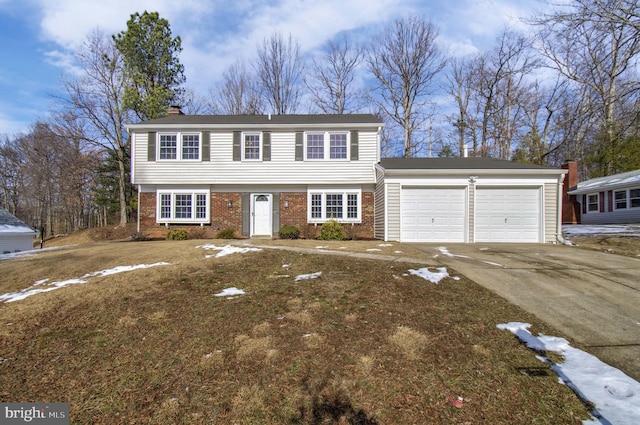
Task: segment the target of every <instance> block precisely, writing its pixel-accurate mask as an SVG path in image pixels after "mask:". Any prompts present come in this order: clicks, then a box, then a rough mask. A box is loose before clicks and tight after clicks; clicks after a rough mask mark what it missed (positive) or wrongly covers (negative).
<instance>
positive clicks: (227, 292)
mask: <svg viewBox="0 0 640 425" xmlns="http://www.w3.org/2000/svg"><path fill="white" fill-rule="evenodd" d="M244 294H245V292H244V291H243V290H242V289H238V288H236V287H235V286H234V287H231V288H226V289H223V290H222V292H218V293H217V294H215V295H214V296H216V297H233V296H234V295H244Z"/></svg>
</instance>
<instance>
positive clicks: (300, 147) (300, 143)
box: [296, 131, 304, 161]
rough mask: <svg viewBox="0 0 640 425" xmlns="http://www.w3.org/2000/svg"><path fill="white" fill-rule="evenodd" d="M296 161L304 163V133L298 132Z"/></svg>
mask: <svg viewBox="0 0 640 425" xmlns="http://www.w3.org/2000/svg"><path fill="white" fill-rule="evenodd" d="M296 161H304V133H303V132H302V131H297V132H296Z"/></svg>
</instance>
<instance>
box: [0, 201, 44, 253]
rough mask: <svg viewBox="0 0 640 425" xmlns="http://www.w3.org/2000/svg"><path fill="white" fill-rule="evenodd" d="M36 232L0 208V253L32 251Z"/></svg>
mask: <svg viewBox="0 0 640 425" xmlns="http://www.w3.org/2000/svg"><path fill="white" fill-rule="evenodd" d="M35 237H36V232H35V231H34V230H33V229H32V228H31V227H29V226H27V225H26V224H24V223H23V222H22V221H20V220H19V219H18V218H17V217H16V216H14V215H13V214H11V213H9V211H7V210H5V209H3V208H0V253H2V254H9V253H11V252H20V251H29V250H31V249H33V238H35Z"/></svg>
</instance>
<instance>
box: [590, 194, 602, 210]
mask: <svg viewBox="0 0 640 425" xmlns="http://www.w3.org/2000/svg"><path fill="white" fill-rule="evenodd" d="M598 211H600V206H599V203H598V195H597V194H593V195H587V212H598Z"/></svg>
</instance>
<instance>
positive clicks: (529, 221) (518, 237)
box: [475, 188, 541, 242]
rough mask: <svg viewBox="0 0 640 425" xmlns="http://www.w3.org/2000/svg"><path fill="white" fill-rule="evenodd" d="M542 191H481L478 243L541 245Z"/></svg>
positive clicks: (477, 217) (516, 189) (479, 191)
mask: <svg viewBox="0 0 640 425" xmlns="http://www.w3.org/2000/svg"><path fill="white" fill-rule="evenodd" d="M540 217H541V202H540V189H539V188H478V189H477V191H476V211H475V241H476V242H539V241H540Z"/></svg>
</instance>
